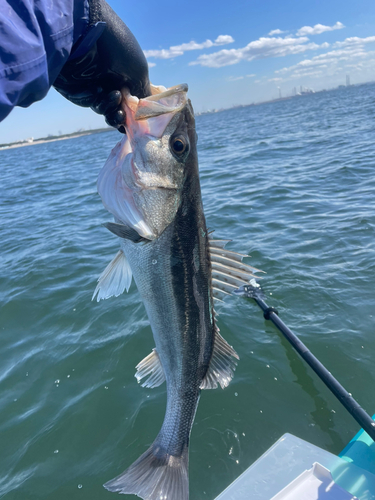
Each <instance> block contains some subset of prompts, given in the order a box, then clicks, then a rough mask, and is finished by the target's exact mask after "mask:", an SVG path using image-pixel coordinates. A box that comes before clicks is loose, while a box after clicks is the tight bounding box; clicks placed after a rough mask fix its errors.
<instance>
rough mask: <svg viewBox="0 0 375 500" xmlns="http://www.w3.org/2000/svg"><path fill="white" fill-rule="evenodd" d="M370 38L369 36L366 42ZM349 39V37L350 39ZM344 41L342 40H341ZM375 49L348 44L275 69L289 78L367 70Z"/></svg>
mask: <svg viewBox="0 0 375 500" xmlns="http://www.w3.org/2000/svg"><path fill="white" fill-rule="evenodd" d="M369 38H374V40H372V41H374V42H375V37H368V38H366V39H362V41H363V40H366V42H364V43H370V42H369V41H368V39H369ZM348 40H349V39H348ZM340 43H342V42H340ZM374 56H375V51H368V52H366V51H365V49H364V46H363V45H361V44H360V43H354V44H348V45H347V46H346V47H345V46H344V47H342V48H338V49H336V50H331V51H330V52H326V53H325V54H320V55H318V56H315V57H312V58H311V59H304V60H303V61H301V62H299V63H298V64H295V65H293V66H290V67H287V68H283V69H280V70H278V71H275V73H276V74H279V75H287V79H288V80H292V79H295V78H301V77H309V78H316V77H321V76H327V75H338V74H342V73H344V74H345V72H346V71H348V70H351V69H353V68H354V69H358V70H362V69H363V70H366V69H368V68H369V67H370V66H371V65H372V64H373V62H374V60H375V59H374Z"/></svg>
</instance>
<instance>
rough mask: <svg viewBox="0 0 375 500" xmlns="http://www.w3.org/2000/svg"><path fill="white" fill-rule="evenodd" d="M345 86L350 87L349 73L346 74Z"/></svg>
mask: <svg viewBox="0 0 375 500" xmlns="http://www.w3.org/2000/svg"><path fill="white" fill-rule="evenodd" d="M346 86H347V87H350V75H346Z"/></svg>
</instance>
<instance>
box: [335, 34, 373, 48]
mask: <svg viewBox="0 0 375 500" xmlns="http://www.w3.org/2000/svg"><path fill="white" fill-rule="evenodd" d="M373 42H375V36H368V37H367V38H359V37H358V36H352V37H351V38H346V39H345V40H344V41H343V42H336V43H335V44H334V47H335V48H336V47H351V46H355V45H365V44H367V43H373Z"/></svg>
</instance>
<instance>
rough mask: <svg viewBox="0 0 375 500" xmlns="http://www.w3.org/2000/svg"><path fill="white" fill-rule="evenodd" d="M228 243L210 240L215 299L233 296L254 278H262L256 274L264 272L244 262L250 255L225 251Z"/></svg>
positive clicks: (226, 241)
mask: <svg viewBox="0 0 375 500" xmlns="http://www.w3.org/2000/svg"><path fill="white" fill-rule="evenodd" d="M228 241H230V240H213V239H212V238H210V239H209V249H210V258H211V266H212V294H213V297H214V299H220V300H223V299H224V298H225V295H231V294H232V292H233V291H234V290H236V289H237V288H239V287H240V286H242V285H244V284H247V283H249V282H250V280H251V279H252V278H260V277H259V276H256V275H255V274H254V273H256V272H261V273H262V272H263V271H261V270H260V269H256V268H255V267H252V266H249V265H248V264H244V263H243V262H242V259H243V258H244V257H248V255H244V254H241V253H237V252H232V251H231V250H225V248H224V247H225V245H226V244H227V243H228Z"/></svg>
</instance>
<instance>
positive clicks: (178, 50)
mask: <svg viewBox="0 0 375 500" xmlns="http://www.w3.org/2000/svg"><path fill="white" fill-rule="evenodd" d="M233 42H234V38H233V37H231V36H230V35H219V36H218V37H217V38H216V40H215V41H214V42H213V41H212V40H206V41H205V42H202V43H197V42H194V41H193V40H192V41H191V42H188V43H182V44H181V45H173V46H171V47H169V49H160V50H159V49H157V50H145V51H144V53H145V56H146V57H147V58H148V57H154V58H155V59H172V58H173V57H178V56H182V55H183V54H184V53H185V52H187V51H190V50H202V49H209V48H210V47H217V46H219V45H227V44H229V43H233Z"/></svg>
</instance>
